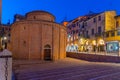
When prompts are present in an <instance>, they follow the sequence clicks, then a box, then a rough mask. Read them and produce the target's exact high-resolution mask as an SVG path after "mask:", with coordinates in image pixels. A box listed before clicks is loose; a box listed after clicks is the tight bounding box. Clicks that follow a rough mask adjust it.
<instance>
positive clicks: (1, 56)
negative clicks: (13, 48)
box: [0, 49, 12, 80]
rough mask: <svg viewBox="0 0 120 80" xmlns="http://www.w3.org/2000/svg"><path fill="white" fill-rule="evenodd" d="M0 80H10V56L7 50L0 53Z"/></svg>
mask: <svg viewBox="0 0 120 80" xmlns="http://www.w3.org/2000/svg"><path fill="white" fill-rule="evenodd" d="M0 80H12V54H11V52H10V51H8V50H7V49H5V50H3V51H2V52H0Z"/></svg>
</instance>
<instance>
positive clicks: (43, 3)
mask: <svg viewBox="0 0 120 80" xmlns="http://www.w3.org/2000/svg"><path fill="white" fill-rule="evenodd" d="M32 10H45V11H49V12H50V13H52V14H53V15H55V16H56V22H61V21H62V20H63V19H64V18H65V17H67V20H71V19H74V18H76V17H78V16H81V15H85V14H87V13H88V12H89V11H93V12H97V13H98V12H103V11H106V10H116V11H117V14H118V15H119V14H120V0H2V23H4V24H5V23H7V22H8V20H9V19H10V22H11V23H12V21H13V16H14V14H22V15H25V13H27V12H29V11H32Z"/></svg>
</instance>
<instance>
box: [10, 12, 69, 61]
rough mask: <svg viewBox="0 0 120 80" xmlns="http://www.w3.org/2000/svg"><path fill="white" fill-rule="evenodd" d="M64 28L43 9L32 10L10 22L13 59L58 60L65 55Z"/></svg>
mask: <svg viewBox="0 0 120 80" xmlns="http://www.w3.org/2000/svg"><path fill="white" fill-rule="evenodd" d="M66 35H67V33H66V28H65V27H64V26H63V25H61V24H57V23H55V17H54V16H53V15H52V14H50V13H48V12H45V11H32V12H29V13H27V14H26V15H25V19H24V20H20V21H16V22H14V23H13V24H12V30H11V42H10V49H11V51H12V53H13V58H14V59H40V60H58V59H63V58H65V57H66Z"/></svg>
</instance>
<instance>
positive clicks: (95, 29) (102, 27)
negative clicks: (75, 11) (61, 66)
mask: <svg viewBox="0 0 120 80" xmlns="http://www.w3.org/2000/svg"><path fill="white" fill-rule="evenodd" d="M119 21H120V18H119V16H116V11H105V12H101V13H92V14H88V15H85V16H80V17H78V18H76V19H74V20H72V21H70V22H69V23H68V25H67V33H68V38H67V43H68V44H67V51H80V52H86V51H91V52H96V51H97V52H105V51H106V50H108V49H107V46H108V45H107V43H108V42H109V41H116V40H117V41H119V39H120V38H119V37H116V36H114V35H115V34H117V35H119V23H120V22H119ZM116 30H117V33H110V32H111V31H112V32H113V31H114V32H115V31H116ZM109 34H112V37H108V36H109ZM113 39H114V40H113Z"/></svg>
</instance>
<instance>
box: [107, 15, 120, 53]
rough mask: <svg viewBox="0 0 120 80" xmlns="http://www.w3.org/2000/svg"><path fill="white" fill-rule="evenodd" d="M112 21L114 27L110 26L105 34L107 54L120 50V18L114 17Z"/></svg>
mask: <svg viewBox="0 0 120 80" xmlns="http://www.w3.org/2000/svg"><path fill="white" fill-rule="evenodd" d="M113 20H114V27H113V26H111V27H110V28H108V29H109V30H106V33H105V34H106V35H105V40H106V49H107V52H119V48H120V47H119V46H120V16H115V17H114V19H113ZM108 24H109V23H108Z"/></svg>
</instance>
